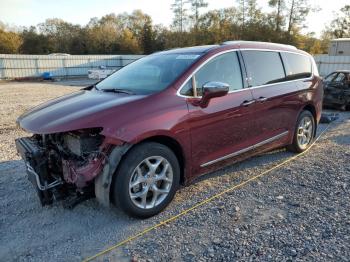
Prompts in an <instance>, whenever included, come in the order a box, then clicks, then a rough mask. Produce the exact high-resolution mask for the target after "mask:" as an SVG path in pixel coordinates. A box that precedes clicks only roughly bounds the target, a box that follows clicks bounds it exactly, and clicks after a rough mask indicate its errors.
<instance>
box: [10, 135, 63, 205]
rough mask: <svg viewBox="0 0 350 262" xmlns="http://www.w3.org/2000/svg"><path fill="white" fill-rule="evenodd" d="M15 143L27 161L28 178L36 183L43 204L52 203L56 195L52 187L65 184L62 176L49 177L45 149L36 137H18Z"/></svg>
mask: <svg viewBox="0 0 350 262" xmlns="http://www.w3.org/2000/svg"><path fill="white" fill-rule="evenodd" d="M15 143H16V148H17V152H18V153H19V154H20V155H21V157H22V159H23V160H24V162H25V165H26V169H27V174H28V179H29V181H30V182H31V183H32V184H33V185H34V187H35V189H36V192H37V194H38V196H39V199H40V202H41V204H42V205H43V206H44V205H49V204H52V201H53V196H54V192H52V189H53V188H57V187H59V186H60V185H63V184H64V181H63V180H62V179H61V178H60V177H57V178H56V179H55V178H49V176H48V163H47V161H48V160H47V158H46V157H45V150H43V149H42V148H41V147H40V146H39V145H38V143H37V142H36V141H35V140H34V139H32V138H30V137H23V138H18V139H16V140H15Z"/></svg>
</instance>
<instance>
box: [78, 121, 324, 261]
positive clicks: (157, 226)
mask: <svg viewBox="0 0 350 262" xmlns="http://www.w3.org/2000/svg"><path fill="white" fill-rule="evenodd" d="M329 126H330V125H329V124H328V125H327V127H326V128H325V129H324V130H323V131H322V132H321V134H320V135H319V136H318V137H317V138H316V139H315V141H314V142H313V143H312V144H311V145H310V147H309V148H308V149H306V150H305V151H304V152H302V153H300V154H298V155H295V156H292V157H290V158H288V159H287V160H284V161H282V162H281V163H279V164H277V165H275V166H274V167H272V168H270V169H268V170H266V171H264V172H262V173H260V174H258V175H256V176H253V177H251V178H249V179H247V180H246V181H244V182H242V183H240V184H238V185H235V186H232V187H230V188H228V189H225V190H224V191H221V192H220V193H217V194H215V195H213V196H211V197H209V198H207V199H205V200H203V201H201V202H199V203H197V204H195V205H194V206H192V207H190V208H188V209H185V210H184V211H182V212H180V213H179V214H177V215H175V216H172V217H170V218H168V219H166V220H163V221H161V222H160V223H158V224H156V225H154V226H151V227H148V228H146V229H145V230H143V231H141V232H140V233H137V234H135V235H133V236H131V237H129V238H127V239H125V240H123V241H121V242H119V243H117V244H115V245H113V246H111V247H109V248H107V249H105V250H103V251H101V252H99V253H97V254H95V255H93V256H91V257H88V258H86V259H84V260H83V262H88V261H92V260H94V259H96V258H98V257H100V256H102V255H104V254H106V253H108V252H110V251H112V250H113V249H116V248H118V247H121V246H123V245H125V244H126V243H128V242H131V241H133V240H135V239H137V238H139V237H141V236H143V235H145V234H146V233H148V232H150V231H152V230H155V229H157V228H159V227H161V226H163V225H165V224H168V223H170V222H172V221H174V220H176V219H178V218H179V217H182V216H184V215H186V214H188V213H189V212H191V211H192V210H194V209H196V208H198V207H201V206H203V205H205V204H207V203H209V202H211V201H213V200H214V199H216V198H219V197H221V196H222V195H224V194H226V193H228V192H230V191H233V190H235V189H237V188H240V187H242V186H244V185H246V184H248V183H249V182H252V181H254V180H257V179H258V178H260V177H262V176H264V175H266V174H268V173H270V172H271V171H273V170H275V169H278V168H279V167H281V166H283V165H285V164H287V163H289V162H291V161H293V160H294V159H296V158H298V157H300V156H302V155H305V154H306V153H307V152H308V151H309V150H310V149H311V148H312V147H313V146H314V145H315V143H316V142H317V141H318V140H319V139H320V137H321V136H322V135H323V134H324V133H325V132H326V131H327V130H328V128H329Z"/></svg>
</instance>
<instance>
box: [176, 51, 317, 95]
mask: <svg viewBox="0 0 350 262" xmlns="http://www.w3.org/2000/svg"><path fill="white" fill-rule="evenodd" d="M249 50H253V51H267V52H278V53H283V52H284V53H292V54H296V55H301V56H306V57H308V58H309V59H310V63H311V76H310V77H306V78H300V79H295V80H289V81H283V82H278V83H273V84H266V85H260V86H253V87H247V88H244V87H243V88H242V89H238V90H232V91H229V92H228V93H229V94H231V93H236V92H241V91H245V90H251V89H255V88H261V87H266V86H274V85H279V84H281V83H291V82H295V81H307V80H311V79H313V78H314V76H315V75H314V72H315V69H314V67H315V62H314V59H313V58H312V56H311V55H309V54H301V53H298V52H295V51H285V50H274V49H261V48H237V49H230V50H225V51H222V52H219V53H217V54H215V55H213V56H212V57H210V58H209V59H208V60H206V61H205V62H204V63H202V64H201V65H200V66H198V67H197V68H196V69H195V70H194V71H193V72H192V73H191V74H190V75H189V76H188V77H187V78H186V80H185V81H184V82H183V83H182V84H181V86H180V87H179V89H178V90H177V91H176V95H177V96H179V97H184V98H201V96H197V97H194V96H185V95H182V94H180V92H181V90H182V88H183V87H184V86H185V85H186V83H187V81H189V80H190V79H191V77H193V75H195V74H196V73H197V72H198V71H199V70H200V69H201V68H202V67H203V66H204V65H206V64H207V63H209V62H210V61H211V60H212V59H214V58H215V57H217V56H219V55H222V54H226V53H230V52H238V51H249ZM282 62H283V61H282ZM316 68H317V67H316ZM241 73H242V72H241Z"/></svg>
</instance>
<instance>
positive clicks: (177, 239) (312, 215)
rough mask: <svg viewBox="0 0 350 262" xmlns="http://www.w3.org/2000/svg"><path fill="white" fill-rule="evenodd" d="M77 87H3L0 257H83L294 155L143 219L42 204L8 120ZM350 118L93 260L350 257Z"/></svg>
mask: <svg viewBox="0 0 350 262" xmlns="http://www.w3.org/2000/svg"><path fill="white" fill-rule="evenodd" d="M75 90H77V88H76V87H65V86H60V85H57V83H55V84H47V83H46V84H42V83H30V84H27V83H5V84H0V92H1V94H2V95H1V96H0V107H1V110H0V114H1V115H0V116H1V118H0V147H1V150H0V210H1V216H0V232H1V233H0V260H1V261H80V260H82V259H83V258H86V257H88V256H91V255H94V254H95V253H97V252H99V251H101V250H103V249H105V248H108V247H109V246H111V245H113V244H115V243H118V242H119V241H121V240H124V239H126V238H127V237H128V236H130V235H133V234H135V233H138V232H140V231H142V230H143V229H145V228H147V227H149V226H152V225H155V224H157V223H158V222H160V221H162V220H164V219H167V218H169V217H171V216H172V215H175V214H178V213H179V212H181V211H182V210H184V209H186V208H189V207H191V206H192V205H194V204H196V203H198V202H199V201H201V200H203V199H205V198H207V197H208V196H211V195H213V194H216V193H218V192H220V191H222V190H224V189H226V188H229V187H231V186H233V185H236V184H239V183H241V182H242V181H245V180H246V179H248V178H249V177H252V176H253V175H256V174H258V173H260V172H262V171H263V170H267V169H269V168H271V167H272V166H274V165H276V163H278V162H280V161H283V160H285V159H287V158H289V157H291V156H293V154H291V153H288V152H286V151H284V150H277V151H273V152H270V153H267V154H264V155H260V156H257V157H254V158H252V159H250V160H247V161H244V162H242V163H239V164H236V165H233V166H229V167H227V168H224V169H222V170H220V171H217V172H215V173H212V174H210V175H207V176H205V179H200V181H198V182H197V183H195V184H193V185H191V186H189V187H186V188H182V189H181V190H180V191H179V192H178V193H177V194H176V197H175V199H174V201H173V202H172V203H171V205H170V206H169V207H168V208H167V209H166V210H165V211H164V212H162V213H161V214H160V215H158V216H155V217H153V218H150V219H147V220H137V219H132V218H129V217H127V216H126V215H124V214H123V213H122V212H120V211H119V210H117V209H111V210H109V209H105V208H103V207H101V206H99V205H98V203H97V202H96V201H95V200H94V199H92V200H88V201H86V202H84V203H82V204H81V205H79V206H77V207H76V208H75V209H73V210H66V209H63V207H62V204H61V203H57V204H55V205H53V206H51V207H45V208H42V207H41V206H40V204H39V201H38V200H37V199H36V195H35V193H34V191H33V189H32V186H31V184H30V182H29V181H27V179H26V174H25V170H24V165H23V162H22V161H21V160H19V158H18V156H16V154H15V150H14V143H13V140H14V138H15V137H17V136H22V135H24V133H23V131H21V130H18V129H17V128H16V125H15V123H14V120H15V118H16V117H17V116H18V115H19V114H20V113H22V112H23V111H24V110H26V109H27V108H28V107H31V106H33V105H35V104H38V103H39V102H41V101H44V100H47V99H49V98H52V97H55V96H59V95H63V94H65V93H67V92H72V91H75ZM349 119H350V113H341V119H340V120H338V121H337V122H336V123H333V124H332V125H331V127H330V129H329V130H328V131H327V133H326V134H325V135H324V136H323V137H322V138H321V139H320V141H319V142H318V143H317V144H316V145H315V146H314V148H313V149H312V150H311V151H309V152H308V153H307V154H306V155H304V156H302V157H301V158H298V159H296V160H295V161H293V162H291V163H288V164H287V165H285V166H283V167H281V168H279V169H277V170H275V171H273V172H271V173H270V174H268V175H266V176H264V177H262V178H261V179H259V180H256V181H254V182H251V183H249V184H247V185H245V186H244V187H242V188H239V189H237V190H235V191H232V192H230V193H228V194H225V195H223V196H222V197H221V198H219V199H216V200H214V201H212V202H210V203H209V204H207V205H205V206H202V207H200V208H198V209H196V210H194V211H193V212H191V213H189V214H187V215H186V216H184V217H181V218H180V219H178V220H176V221H174V222H172V223H170V224H169V225H167V226H163V227H161V228H159V229H156V230H154V231H152V232H149V233H148V234H146V235H144V236H142V237H141V238H138V239H137V240H134V241H133V242H131V243H129V244H127V245H125V246H122V247H120V248H118V249H116V250H114V251H112V252H110V253H108V254H107V255H105V256H104V257H101V258H98V260H103V261H105V260H107V261H108V260H110V261H119V260H125V261H129V260H130V259H131V258H133V259H135V260H139V261H147V260H149V261H152V260H153V261H169V260H174V261H197V260H199V261H201V260H202V261H208V260H213V261H233V260H238V261H247V260H248V261H249V260H253V261H254V260H259V261H269V260H270V261H271V260H278V261H287V260H296V261H297V260H299V261H301V260H313V261H349V257H350V214H349V212H350V201H349V200H350V178H349V176H350V165H349V160H350V120H349ZM324 128H325V125H321V126H320V128H319V130H322V129H324Z"/></svg>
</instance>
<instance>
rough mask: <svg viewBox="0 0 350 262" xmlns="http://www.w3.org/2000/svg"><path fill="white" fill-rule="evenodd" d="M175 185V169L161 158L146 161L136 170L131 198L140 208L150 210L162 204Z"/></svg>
mask: <svg viewBox="0 0 350 262" xmlns="http://www.w3.org/2000/svg"><path fill="white" fill-rule="evenodd" d="M172 184H173V169H172V166H171V165H170V163H169V161H168V160H166V159H165V158H164V157H161V156H152V157H148V158H146V159H144V160H143V161H142V162H141V163H140V164H138V165H137V167H136V168H135V169H134V171H133V174H132V176H131V179H130V182H129V196H130V199H131V200H132V202H133V203H134V204H135V205H136V206H137V207H139V208H142V209H150V208H154V207H156V206H158V205H159V204H161V203H162V202H163V201H164V199H165V198H166V197H167V196H168V194H169V192H170V190H171V186H172Z"/></svg>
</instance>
